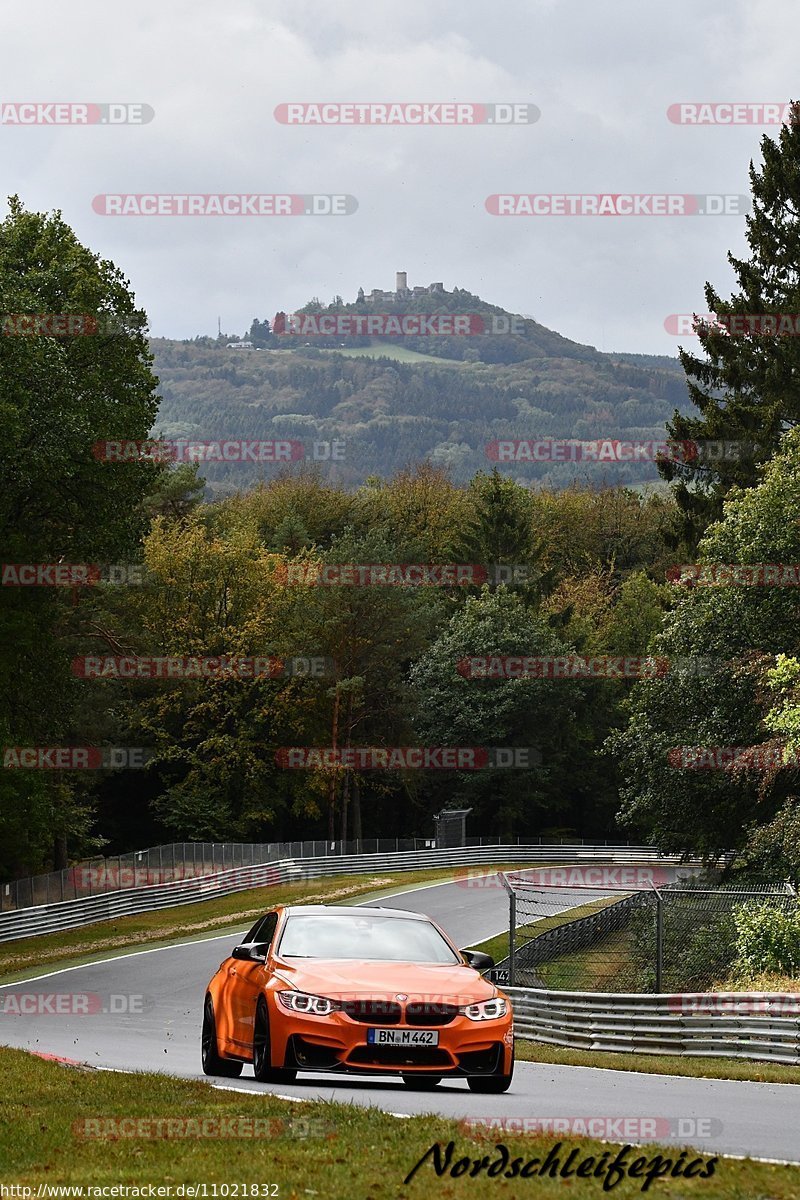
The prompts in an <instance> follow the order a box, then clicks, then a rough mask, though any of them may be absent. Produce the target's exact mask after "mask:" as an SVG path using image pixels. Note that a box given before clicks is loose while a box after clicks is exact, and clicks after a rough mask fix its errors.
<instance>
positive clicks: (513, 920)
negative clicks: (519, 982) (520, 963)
mask: <svg viewBox="0 0 800 1200" xmlns="http://www.w3.org/2000/svg"><path fill="white" fill-rule="evenodd" d="M498 876H499V879H500V882H501V884H502V885H503V887H504V888H505V889H506V891H507V892H508V986H509V987H513V986H514V982H515V965H516V949H517V893H516V892H515V891H514V889H513V887H512V886H511V884H510V883H509V882H508V880H507V878H506V874H505V871H498Z"/></svg>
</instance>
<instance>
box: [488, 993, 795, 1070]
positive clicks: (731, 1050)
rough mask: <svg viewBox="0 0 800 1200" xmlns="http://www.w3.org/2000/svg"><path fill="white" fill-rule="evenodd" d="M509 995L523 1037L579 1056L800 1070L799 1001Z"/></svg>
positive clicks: (779, 997)
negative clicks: (745, 1062)
mask: <svg viewBox="0 0 800 1200" xmlns="http://www.w3.org/2000/svg"><path fill="white" fill-rule="evenodd" d="M501 986H503V985H501ZM504 990H505V991H507V992H508V995H509V996H510V997H511V1001H512V1004H513V1006H514V1033H515V1035H516V1036H517V1037H522V1038H530V1039H531V1040H533V1041H537V1042H548V1043H550V1044H551V1045H554V1046H569V1047H573V1048H574V1049H578V1050H611V1051H617V1052H619V1051H621V1052H631V1053H633V1052H635V1053H638V1054H678V1055H682V1054H690V1055H694V1056H698V1057H707V1058H750V1059H765V1060H768V1061H770V1062H777V1063H790V1064H793V1065H797V1064H800V995H791V994H787V993H782V992H750V993H745V992H705V993H702V992H697V993H694V992H691V993H690V992H686V993H676V994H667V993H663V994H661V995H654V994H648V995H623V994H614V993H607V992H561V991H558V992H556V991H548V990H545V989H538V988H505V989H504Z"/></svg>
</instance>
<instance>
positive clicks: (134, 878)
mask: <svg viewBox="0 0 800 1200" xmlns="http://www.w3.org/2000/svg"><path fill="white" fill-rule="evenodd" d="M501 841H502V839H501V838H499V837H479V838H467V839H466V842H465V843H464V844H465V845H466V846H499V845H500V844H501ZM558 842H559V844H562V845H563V844H569V845H571V846H574V845H576V844H578V843H580V844H581V845H582V844H583V839H582V838H563V837H562V838H559V839H558ZM503 844H504V845H510V843H509V842H506V843H503ZM515 844H516V845H517V846H519V845H520V844H522V845H525V846H533V845H537V846H541V845H542V844H544V845H548V846H549V845H553V844H555V839H549V840H548V839H543V838H541V837H537V838H530V839H522V840H521V839H520V838H516V839H515ZM598 844H599V843H598ZM603 845H604V846H605V845H608V842H607V841H606V842H603ZM612 845H614V846H615V847H617V846H619V845H621V843H612ZM447 848H448V847H447V845H446V844H444V843H437V841H436V839H435V838H419V837H410V838H364V839H360V840H358V841H349V842H341V841H333V842H330V841H326V840H325V839H324V838H323V839H321V840H315V841H305V842H303V841H298V842H170V843H168V844H167V845H165V846H164V845H162V846H148V847H146V848H145V849H143V850H130V851H128V852H127V854H114V855H112V856H110V857H107V858H104V857H95V858H91V859H87V860H85V861H83V862H79V863H75V864H74V865H73V866H71V867H65V868H64V869H63V870H61V871H48V872H47V873H45V874H44V875H28V876H26V877H24V878H21V879H10V880H8V881H7V882H6V883H2V884H0V912H8V911H11V910H13V909H17V908H38V907H39V906H40V905H43V904H58V903H59V902H60V901H61V900H80V899H82V898H83V897H84V896H100V895H102V894H103V892H119V891H125V890H127V889H128V888H133V887H150V886H151V885H152V884H155V883H173V882H174V881H176V880H179V879H180V880H184V879H191V878H192V877H194V876H195V875H213V874H215V873H216V872H217V871H229V870H232V869H233V868H234V867H255V866H260V865H263V864H264V863H273V862H279V861H280V860H281V859H286V858H327V857H331V856H333V857H337V858H338V857H340V856H341V855H342V854H349V855H353V854H392V853H395V854H399V853H401V852H402V853H408V852H410V851H416V850H437V849H438V850H443V849H447Z"/></svg>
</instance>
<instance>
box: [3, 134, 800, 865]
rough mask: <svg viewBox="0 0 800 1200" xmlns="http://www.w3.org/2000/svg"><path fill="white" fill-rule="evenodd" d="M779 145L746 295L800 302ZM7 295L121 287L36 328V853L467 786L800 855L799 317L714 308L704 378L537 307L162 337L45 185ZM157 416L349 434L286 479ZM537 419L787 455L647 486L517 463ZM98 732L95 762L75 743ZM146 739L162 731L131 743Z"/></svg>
mask: <svg viewBox="0 0 800 1200" xmlns="http://www.w3.org/2000/svg"><path fill="white" fill-rule="evenodd" d="M793 111H794V110H793ZM763 142H764V161H765V165H764V167H763V169H762V170H761V171H759V170H757V169H756V168H752V170H751V184H752V191H753V214H752V215H751V216H749V217H747V218H746V226H747V239H748V244H749V247H750V255H749V257H748V258H747V259H745V260H741V261H739V260H737V259H735V258H731V262H732V264H733V266H734V269H735V271H736V277H737V285H738V289H739V290H738V291H737V292H736V293H734V295H732V296H731V298H730V299H729V300H725V299H723V298H722V297H720V296H719V295H717V293H716V292H715V291H714V289H713V287H711V285H707V288H706V299H707V302H708V306H709V308H708V311H709V312H715V313H717V314H719V315H726V314H738V313H747V312H752V311H757V312H762V313H782V312H783V313H785V312H798V311H800V219H799V218H798V217H797V212H798V206H800V182H798V181H799V180H800V172H798V163H800V121H797V120H794V119H793V120H792V121H790V122H789V124H787V125H786V126H784V127H783V128H782V129H781V133H780V136H779V139H778V141H776V142H773V141H771V140H770V139H769V138H766V137H765V138H764V139H763ZM451 295H452V294H451ZM465 295H466V294H465V293H462V294H459V295H458V296H456V301H455V302H457V303H459V304H460V303H462V302H464V297H465ZM470 302H475V303H479V302H478V301H477V299H476V298H474V297H473V298H470ZM420 303H422V301H420ZM443 303H445V302H444V301H443ZM446 303H447V304H450V303H451V300H447V301H446ZM319 307H320V308H321V307H322V306H319ZM329 307H330V306H329ZM338 307H344V308H346V307H347V306H341V305H340V303H339V301H338V299H337V301H336V302H334V305H333V308H334V309H336V308H338ZM0 308H1V309H2V311H3V312H6V313H30V312H39V313H41V312H64V313H87V312H88V313H91V314H93V315H94V316H96V317H97V329H96V332H95V333H93V335H92V336H80V337H78V336H75V337H59V336H49V335H42V336H3V337H0V381H1V383H0V387H1V389H2V390H0V457H1V458H2V472H3V476H2V488H1V489H0V555H1V557H2V571H3V576H2V583H3V586H2V588H0V600H1V601H2V608H1V609H0V675H1V676H2V687H1V688H0V739H1V740H2V744H3V756H4V758H3V770H2V772H0V873H2V875H3V876H5V877H6V878H8V877H11V876H14V875H19V874H23V873H27V872H33V871H37V870H41V869H47V868H48V867H51V866H61V865H63V864H65V863H66V862H67V861H68V860H70V859H75V858H79V857H81V856H84V855H86V854H88V853H90V852H93V851H97V850H103V849H105V850H108V851H110V852H117V851H122V850H127V849H131V848H135V847H141V846H143V845H146V844H148V843H152V842H155V841H158V840H171V839H176V840H183V839H186V840H192V839H218V840H221V839H226V840H282V839H286V838H289V837H291V838H302V837H325V836H330V837H337V838H338V837H359V836H363V837H380V836H395V835H401V834H402V835H412V834H417V835H430V833H431V831H432V818H433V815H434V814H435V813H436V812H438V811H439V810H441V809H442V808H443V807H452V806H463V807H468V808H470V809H471V814H470V818H469V832H470V833H471V834H494V835H500V836H502V837H514V836H517V835H519V836H523V837H530V836H536V835H548V834H576V835H580V836H584V837H604V836H606V837H607V836H615V837H616V836H620V835H621V834H622V835H623V836H624V835H626V834H627V835H630V836H633V837H636V838H647V839H651V840H653V841H654V842H655V843H656V844H658V845H659V846H661V847H663V848H666V849H669V850H677V851H687V852H688V851H692V852H695V853H701V854H708V855H712V854H714V853H715V852H717V851H719V850H720V849H726V850H740V851H742V853H743V854H744V855H745V856H746V857H747V859H748V861H749V862H751V863H753V864H756V865H760V866H762V867H764V868H765V869H766V868H769V870H771V871H772V872H773V873H774V872H775V871H779V872H783V873H785V872H787V871H791V872H793V873H795V874H797V873H798V872H799V871H800V809H799V808H798V802H797V799H796V794H797V782H798V763H799V762H800V758H799V757H798V755H799V754H800V645H799V644H798V633H797V630H798V628H799V627H800V623H799V622H798V617H800V594H799V593H798V588H797V586H796V584H797V578H798V572H797V569H796V568H797V564H799V563H800V516H799V515H798V514H800V429H797V428H796V426H798V425H800V384H798V380H800V343H798V339H796V338H791V337H788V338H778V337H775V336H769V335H767V334H765V333H764V332H763V331H761V330H759V329H757V328H756V329H754V330H751V331H750V332H749V333H747V334H746V335H744V336H742V337H732V336H728V335H727V334H725V333H724V332H721V331H720V329H719V327H715V326H711V325H708V326H701V327H700V328H699V330H698V343H697V346H698V349H697V350H696V351H693V352H682V353H681V370H682V374H679V373H678V372H676V371H675V370H673V369H672V367H671V365H670V364H669V363H668V362H667V363H664V362H660V361H659V362H657V363H650V362H649V361H648V360H646V359H643V357H642V356H636V355H627V356H622V355H620V356H618V357H617V358H616V359H614V360H612V359H611V357H610V356H604V355H600V354H598V353H597V352H596V351H593V350H591V349H590V348H587V347H576V346H575V345H574V344H573V343H568V342H566V341H565V339H559V338H558V335H555V334H551V333H550V332H549V331H546V330H545V331H543V332H542V327H540V326H535V323H534V326H535V327H533V328H529V329H528V330H527V332H526V333H525V334H524V335H521V341H523V342H526V345H525V347H524V353H523V350H521V349H520V346H519V344H518V343H517V342H514V343H513V345H511V346H510V347H509V346H507V347H506V351H505V352H504V355H505V356H503V355H500V356H499V357H498V345H499V343H494V342H491V343H490V346H489V347H484V346H481V345H476V346H475V347H473V349H475V350H476V351H477V352H478V355H479V356H480V354H482V353H483V354H487V355H489V354H495V359H494V360H493V361H488V360H487V359H483V360H481V359H480V357H478V358H475V357H474V356H473V358H472V360H466V359H463V360H462V361H460V362H455V361H451V362H448V363H445V362H444V361H443V362H441V363H436V362H433V363H432V362H431V361H430V358H432V357H434V355H433V354H432V353H431V351H432V350H433V349H434V347H432V346H430V345H426V346H423V347H417V348H416V350H415V348H414V347H413V346H410V347H405V349H406V351H407V352H408V353H412V352H417V351H419V350H421V351H423V352H424V353H426V354H427V355H428V358H427V359H425V360H423V361H421V362H417V361H409V362H399V361H390V360H389V359H378V360H372V359H369V358H352V357H348V356H347V355H346V354H343V353H339V352H337V351H328V350H325V349H320V348H313V347H310V348H306V347H302V348H300V349H299V350H294V349H289V350H286V349H282V348H280V347H276V346H274V345H271V344H270V342H269V339H272V338H273V337H274V336H275V335H274V334H273V333H272V331H271V329H270V328H269V326H268V324H266V323H264V322H258V323H257V324H256V325H255V326H254V329H253V330H252V331H251V333H252V336H253V337H254V338H255V339H256V340H259V339H260V341H261V342H262V344H264V349H262V350H261V351H258V352H257V351H242V350H238V351H234V350H231V351H226V350H225V348H224V346H222V345H221V344H219V343H216V342H214V341H208V340H206V341H203V340H200V341H198V342H196V343H175V342H158V341H157V342H155V343H153V344H152V346H151V344H150V343H148V341H147V339H146V336H145V333H144V329H145V328H146V318H145V314H144V313H142V312H141V311H140V310H139V309H137V307H136V304H135V301H134V298H133V296H132V295H131V292H130V289H129V287H128V284H127V282H126V280H125V278H124V276H123V275H122V273H121V271H120V270H119V269H118V268H117V267H116V266H115V265H114V264H112V263H110V262H107V261H105V260H103V259H101V258H99V257H98V256H97V255H95V254H93V253H92V252H91V251H90V250H89V249H88V248H86V247H84V246H82V245H81V244H80V243H79V242H78V240H77V238H76V237H75V235H74V233H73V232H72V231H71V230H70V229H69V228H68V226H66V225H65V224H64V222H63V221H62V219H61V217H60V216H59V215H58V214H53V215H44V214H37V213H31V212H28V211H26V210H25V208H24V207H23V205H22V204H21V202H20V201H19V200H17V199H13V200H12V201H11V207H10V214H9V216H8V217H7V219H6V220H5V221H4V222H3V223H2V224H1V225H0ZM453 311H454V310H453ZM112 325H113V326H114V327H115V328H114V329H113V330H112V329H111V326H112ZM120 328H124V329H125V332H124V333H120ZM282 336H283V337H285V336H286V335H282ZM367 349H369V347H367ZM531 350H533V352H532V353H529V351H531ZM440 351H441V347H439V350H438V351H437V353H440ZM154 355H155V357H154ZM687 384H688V389H687ZM684 393H686V394H687V395H688V397H689V406H688V407H687V404H686V403H683V401H682V399H681V397H682V396H683V395H684ZM154 430H156V431H158V432H160V433H161V434H162V435H164V436H167V437H177V436H185V437H191V438H202V439H214V438H216V437H226V438H234V437H248V438H250V437H253V438H265V437H270V436H272V437H278V436H286V437H300V436H302V437H306V436H309V437H311V438H313V439H320V438H322V439H324V438H329V437H330V438H333V437H339V436H341V437H343V438H344V439H346V443H347V447H348V456H347V459H346V460H345V463H344V465H343V466H341V467H340V468H338V471H339V473H338V474H337V473H336V472H335V471H333V470H332V468H331V466H330V464H326V463H325V462H321V463H316V464H315V463H314V462H313V461H307V460H303V461H298V462H295V463H291V464H288V465H283V466H281V467H274V468H273V469H272V470H271V472H270V473H269V474H265V475H264V477H263V478H260V479H259V478H257V477H253V475H252V474H251V475H249V476H248V475H247V474H245V473H243V467H242V465H240V464H232V463H228V464H224V465H223V466H222V467H216V466H214V465H213V464H210V463H209V464H206V465H204V466H203V468H202V470H200V469H199V468H198V467H197V466H196V465H195V466H192V465H187V464H176V463H169V462H163V461H158V460H157V459H155V458H145V460H144V461H135V460H122V461H106V460H104V459H103V458H102V457H99V456H98V455H97V453H96V452H95V448H96V446H97V443H98V442H99V441H104V440H109V439H117V440H119V439H128V440H133V441H146V440H147V439H148V437H149V436H151V435H152V433H153V431H154ZM273 430H274V431H275V432H272V431H273ZM506 436H508V437H534V436H553V437H577V438H584V437H585V438H596V437H606V436H617V437H620V436H624V437H629V438H632V437H634V436H637V437H639V436H642V437H645V436H646V437H648V438H649V437H654V438H658V439H661V438H663V437H664V436H668V437H670V438H673V439H696V440H697V441H698V442H704V441H714V440H721V441H724V442H725V444H727V445H731V446H736V445H744V444H757V447H758V452H757V454H750V455H749V456H743V457H740V458H737V457H736V456H734V457H732V458H730V459H724V460H719V461H716V462H713V463H711V464H709V463H708V462H696V463H694V464H689V468H688V469H684V470H683V471H681V472H676V469H675V467H674V465H673V464H671V463H670V462H666V463H662V464H661V465H660V467H659V468H658V469H659V471H660V476H661V478H660V485H659V486H658V487H656V488H642V487H641V486H635V485H640V484H641V483H642V482H644V480H643V479H642V478H639V477H637V478H631V479H626V478H624V477H623V476H622V473H621V468H620V467H619V466H616V467H615V468H614V470H615V473H614V474H613V475H612V476H611V477H608V476H603V475H602V474H601V475H600V477H596V478H593V479H589V478H580V479H577V480H576V479H574V478H570V477H569V470H570V469H569V467H568V466H567V464H560V465H559V466H553V467H551V468H550V469H547V470H545V471H544V472H543V473H541V474H540V475H536V473H535V472H536V470H537V468H533V467H531V468H530V469H529V474H527V475H525V474H524V472H522V471H516V470H514V471H508V470H506V469H504V468H503V466H502V465H500V464H492V463H491V462H490V461H487V460H486V458H485V455H484V454H483V452H482V447H483V445H484V442H485V441H489V440H491V439H497V438H500V437H506ZM598 470H599V468H598ZM562 471H563V472H564V473H563V474H560V472H562ZM573 474H574V472H573ZM204 476H206V477H207V479H208V482H209V483H210V484H211V485H213V486H210V487H209V486H207V483H206V479H204ZM520 476H522V477H520ZM676 476H678V477H677V478H676ZM531 484H535V486H531ZM792 564H794V566H792ZM737 566H738V567H740V568H741V570H739V571H738V572H737V571H735V570H734V568H735V567H737ZM29 584H37V585H41V586H28V585H29ZM209 660H210V661H211V666H210V667H208V661H209ZM511 661H513V662H516V663H519V662H520V661H524V662H526V663H528V664H529V668H530V669H527V668H526V670H525V671H524V672H520V671H519V670H517V669H515V670H513V671H507V670H505V668H504V667H503V664H507V663H509V662H511ZM255 662H259V663H261V664H262V668H263V664H267V668H266V669H260V670H259V671H256V670H255V668H254V666H253V664H254V663H255ZM476 662H477V663H478V664H480V663H482V664H483V667H479V668H478V669H473V668H472V667H471V666H470V664H473V665H474V664H475V663H476ZM142 663H144V664H145V666H144V668H142V669H140V666H141V664H142ZM203 663H206V666H205V667H203V666H202V664H203ZM242 663H244V664H246V669H242ZM121 664H125V667H124V669H123V667H122V666H121ZM131 664H136V665H135V666H134V667H133V669H130V668H131ZM154 664H156V665H155V666H154ZM158 664H160V666H159V665H158ZM165 664H166V666H165ZM187 664H188V665H187ZM487 664H490V665H489V666H487ZM498 664H499V665H498ZM531 664H532V666H531ZM537 664H538V665H537ZM543 664H545V665H543ZM547 664H549V665H547ZM554 664H560V665H558V667H556V666H555V665H554ZM581 664H582V665H581ZM621 664H624V665H622V666H621ZM206 668H208V669H206ZM317 668H318V669H317ZM87 746H91V747H96V748H98V750H99V751H100V752H101V753H100V755H99V757H98V760H97V762H96V763H94V764H92V769H78V765H77V763H76V760H74V759H69V760H67V761H66V763H65V761H64V760H63V759H62V758H60V757H58V756H56V757H55V758H54V757H53V752H54V751H53V748H58V747H62V748H63V747H87ZM37 748H38V750H39V751H42V750H43V749H44V751H45V753H44V754H43V756H42V755H40V757H39V758H36V754H35V753H34V752H35V751H36V750H37ZM48 748H49V750H48ZM120 748H129V749H130V748H133V749H135V750H136V751H137V752H141V754H140V760H141V761H140V762H139V763H137V764H135V765H132V764H131V762H130V761H128V762H124V761H123V762H120V761H119V757H118V759H117V762H116V767H117V769H111V766H110V765H109V762H108V761H107V759H104V758H103V757H102V752H110V751H111V750H112V749H115V750H116V752H117V753H118V752H119V750H120ZM401 750H402V753H400V751H401ZM422 750H425V751H430V752H431V753H432V754H433V758H429V759H428V760H427V761H426V762H425V763H424V765H422V766H420V765H419V759H418V757H417V758H416V759H415V758H414V755H413V753H411V754H410V753H409V752H410V751H411V752H415V753H417V755H418V753H419V752H420V751H422ZM457 751H458V752H465V751H468V752H469V755H471V756H472V761H471V762H470V761H468V759H465V758H463V757H460V758H458V757H457V758H456V759H455V760H454V759H453V758H452V755H453V754H454V753H456V752H457ZM445 752H446V753H445ZM32 753H33V759H32V758H31V754H32ZM381 755H387V756H388V755H392V758H391V762H390V761H389V758H388V757H384V758H381ZM448 755H449V757H448ZM509 755H510V758H511V760H512V762H513V765H509ZM404 756H405V757H404ZM437 756H438V758H437ZM123 757H124V756H123ZM454 763H455V765H453V764H454ZM82 765H84V766H85V764H82ZM37 766H38V767H40V768H44V769H35V768H36V767H37ZM473 768H475V769H473Z"/></svg>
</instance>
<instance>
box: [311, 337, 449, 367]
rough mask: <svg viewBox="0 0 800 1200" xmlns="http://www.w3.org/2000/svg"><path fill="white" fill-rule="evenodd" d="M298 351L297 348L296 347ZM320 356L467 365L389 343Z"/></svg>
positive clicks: (358, 347)
mask: <svg viewBox="0 0 800 1200" xmlns="http://www.w3.org/2000/svg"><path fill="white" fill-rule="evenodd" d="M298 349H299V347H298ZM320 354H341V355H343V356H344V357H346V358H394V359H396V360H397V362H407V363H415V362H426V363H435V364H436V365H437V366H440V367H466V366H469V365H470V364H469V363H463V362H457V361H456V360H455V359H452V358H436V356H435V355H433V354H418V353H417V351H416V350H409V349H408V348H407V347H406V346H395V345H392V343H391V342H377V343H376V344H375V345H373V346H353V347H351V348H350V349H349V350H347V349H345V350H320Z"/></svg>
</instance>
